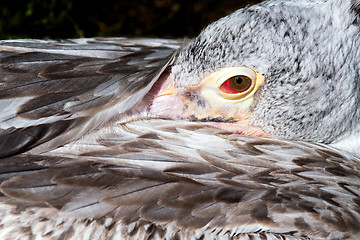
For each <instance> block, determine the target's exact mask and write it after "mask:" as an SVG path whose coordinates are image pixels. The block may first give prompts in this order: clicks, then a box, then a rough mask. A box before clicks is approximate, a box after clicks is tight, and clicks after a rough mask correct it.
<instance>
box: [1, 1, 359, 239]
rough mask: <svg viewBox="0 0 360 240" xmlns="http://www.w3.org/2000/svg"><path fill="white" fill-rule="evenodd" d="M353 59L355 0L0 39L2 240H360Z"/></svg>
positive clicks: (270, 5)
mask: <svg viewBox="0 0 360 240" xmlns="http://www.w3.org/2000/svg"><path fill="white" fill-rule="evenodd" d="M359 49H360V1H359V0H343V1H339V0H297V1H290V0H270V1H266V2H262V3H260V4H258V5H254V6H248V7H246V8H243V9H240V10H238V11H236V12H234V13H233V14H231V15H228V16H226V17H224V18H222V19H220V20H218V21H216V22H214V23H212V24H210V25H209V26H208V27H207V28H205V29H204V30H203V31H202V32H201V33H200V35H199V36H198V37H196V38H195V39H192V40H169V39H147V38H138V39H129V38H86V39H72V40H58V41H55V40H33V39H32V40H6V41H0V108H1V111H0V159H1V160H0V182H1V185H0V239H4V240H7V239H9V240H10V239H11V240H14V239H21V240H23V239H36V240H38V239H72V240H75V239H76V240H78V239H94V240H95V239H109V240H112V239H294V240H295V239H298V240H299V239H360V161H359V149H360V135H359V133H360V122H359V119H360V116H359V115H360V108H359V104H360V92H359V81H360V61H359V60H360V50H359Z"/></svg>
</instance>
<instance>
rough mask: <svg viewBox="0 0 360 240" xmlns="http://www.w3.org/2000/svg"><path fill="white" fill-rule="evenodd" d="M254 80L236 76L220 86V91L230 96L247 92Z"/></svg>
mask: <svg viewBox="0 0 360 240" xmlns="http://www.w3.org/2000/svg"><path fill="white" fill-rule="evenodd" d="M251 83H252V80H251V79H250V78H249V77H247V76H244V75H236V76H233V77H230V78H229V79H227V80H226V81H225V82H224V83H223V84H221V86H220V90H221V91H223V92H224V93H228V94H238V93H242V92H245V91H246V90H248V89H249V88H250V87H251Z"/></svg>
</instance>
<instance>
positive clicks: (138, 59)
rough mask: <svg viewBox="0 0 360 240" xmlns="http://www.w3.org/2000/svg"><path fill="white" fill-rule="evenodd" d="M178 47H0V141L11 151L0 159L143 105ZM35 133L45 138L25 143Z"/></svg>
mask: <svg viewBox="0 0 360 240" xmlns="http://www.w3.org/2000/svg"><path fill="white" fill-rule="evenodd" d="M180 44H181V43H180V42H179V41H172V40H168V41H167V40H158V39H153V41H149V40H144V39H143V40H142V39H138V40H136V39H135V40H129V39H123V38H118V39H115V38H114V39H81V40H69V41H53V40H38V41H37V40H15V41H0V53H1V55H0V56H1V58H0V70H1V71H0V106H2V107H3V108H5V111H1V113H0V138H2V141H1V142H2V144H4V142H5V145H8V146H11V147H10V149H9V150H6V147H2V148H1V149H0V155H1V156H7V155H12V154H15V153H21V152H24V151H27V150H30V149H31V148H34V147H36V146H39V145H42V146H41V147H39V148H38V150H37V151H39V152H41V151H46V150H47V149H51V148H55V147H57V146H60V145H63V144H65V143H67V142H69V141H72V140H74V139H77V138H79V137H81V136H82V135H84V134H86V133H88V132H90V131H91V130H92V129H95V128H99V127H101V126H102V125H103V124H105V123H106V122H107V121H109V120H111V119H113V118H114V117H119V116H122V114H123V113H125V112H126V111H128V110H129V109H130V108H131V107H133V106H135V105H136V104H137V103H138V102H139V101H141V100H142V98H143V97H144V95H145V94H146V93H147V92H148V91H149V90H150V88H151V86H152V84H153V83H154V82H155V81H156V78H157V77H158V76H159V74H161V72H162V71H164V69H165V68H166V62H167V61H168V59H169V57H170V56H171V55H172V54H173V53H174V51H175V50H176V49H177V48H178V47H179V45H180ZM63 125H69V126H71V127H65V129H64V127H63ZM56 129H61V130H62V131H60V130H59V131H57V130H56ZM39 131H40V132H42V134H43V135H46V136H49V137H40V139H39V140H37V139H36V137H31V136H38V134H39ZM33 132H35V133H33ZM46 142H48V143H47V144H44V143H46ZM10 143H11V145H10ZM34 151H35V150H34Z"/></svg>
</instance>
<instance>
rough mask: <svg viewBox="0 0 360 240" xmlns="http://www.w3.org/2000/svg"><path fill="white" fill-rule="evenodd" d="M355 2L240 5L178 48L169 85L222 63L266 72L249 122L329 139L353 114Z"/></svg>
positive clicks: (349, 124) (353, 122) (358, 54)
mask: <svg viewBox="0 0 360 240" xmlns="http://www.w3.org/2000/svg"><path fill="white" fill-rule="evenodd" d="M359 2H360V1H351V0H346V1H338V0H329V1H325V0H323V1H320V0H301V1H284V0H273V1H267V2H264V3H261V4H259V5H255V6H252V7H248V8H245V9H240V10H238V11H236V12H234V13H233V14H232V15H229V16H227V17H224V18H222V19H220V20H219V21H217V22H215V23H213V24H211V25H209V26H208V27H207V28H206V29H205V30H204V31H203V32H202V33H201V34H200V35H199V36H198V37H197V38H196V39H195V40H194V41H193V42H191V43H189V44H188V45H187V46H185V48H184V49H183V50H182V51H181V52H180V53H179V57H178V59H177V62H176V63H175V65H174V66H173V68H172V73H173V76H174V79H175V85H176V86H178V87H179V88H182V89H186V88H187V87H188V86H190V85H197V84H199V83H200V82H201V79H202V78H203V77H204V76H206V75H207V74H209V73H211V72H213V71H217V70H219V69H220V68H223V67H233V66H245V67H249V68H252V69H254V70H255V71H257V72H259V73H261V74H263V75H264V76H266V82H265V85H264V87H263V88H262V89H261V90H260V91H259V92H258V93H257V94H256V96H255V97H256V101H255V103H254V110H253V115H252V119H251V121H252V122H253V123H254V124H255V125H257V126H260V127H262V128H263V129H264V130H266V131H268V132H270V133H272V134H273V135H275V136H278V137H284V138H287V139H302V140H309V141H320V142H326V143H331V142H334V141H336V140H337V139H339V138H340V137H341V136H342V135H344V134H345V133H346V132H347V134H349V133H348V129H350V128H352V129H356V128H357V124H358V121H357V119H358V118H359V115H360V114H359V110H358V109H359V99H358V98H359V96H358V95H359V94H358V89H359V86H358V85H359V80H360V79H359V75H360V67H359V66H360V64H359V59H360V51H359V48H360V40H359V39H360V34H359V31H360V28H359V25H358V24H357V22H358V18H359V5H360V4H359ZM355 131H357V130H355Z"/></svg>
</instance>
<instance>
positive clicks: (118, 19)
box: [0, 0, 261, 39]
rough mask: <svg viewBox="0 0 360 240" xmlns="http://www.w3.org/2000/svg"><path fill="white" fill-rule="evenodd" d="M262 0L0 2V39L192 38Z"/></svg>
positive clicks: (61, 0) (59, 0) (11, 0)
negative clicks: (202, 30) (210, 24)
mask: <svg viewBox="0 0 360 240" xmlns="http://www.w3.org/2000/svg"><path fill="white" fill-rule="evenodd" d="M258 2H261V0H253V1H250V0H243V1H240V0H238V1H236V0H223V1H219V0H198V1H189V0H187V1H179V0H177V1H176V0H139V1H137V0H133V1H131V0H130V1H125V0H117V1H115V0H109V1H89V0H87V1H84V0H45V1H44V0H28V1H23V0H1V1H0V39H14V38H53V39H59V38H79V37H94V36H102V37H106V36H114V37H118V36H128V37H135V36H146V37H167V38H179V37H184V36H188V37H194V36H196V35H197V34H198V33H199V32H200V31H201V29H203V28H204V27H205V26H206V25H208V24H209V23H211V22H213V21H215V20H217V19H218V18H220V17H223V16H225V15H227V14H230V13H232V12H233V11H235V10H237V9H239V8H241V7H244V6H247V5H252V4H255V3H258Z"/></svg>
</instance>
